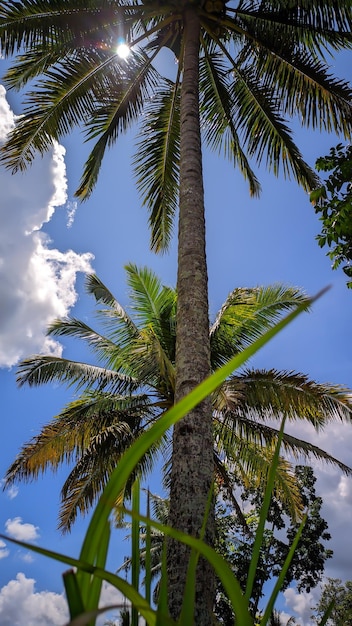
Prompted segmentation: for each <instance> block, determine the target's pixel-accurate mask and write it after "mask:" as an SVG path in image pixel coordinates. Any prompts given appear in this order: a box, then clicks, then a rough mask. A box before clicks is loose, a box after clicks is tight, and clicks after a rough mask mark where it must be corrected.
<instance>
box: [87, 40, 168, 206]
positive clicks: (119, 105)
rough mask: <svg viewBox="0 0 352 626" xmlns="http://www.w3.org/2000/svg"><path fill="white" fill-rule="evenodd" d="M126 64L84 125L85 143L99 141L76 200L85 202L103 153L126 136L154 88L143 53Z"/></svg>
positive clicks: (155, 77) (154, 73)
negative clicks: (124, 133)
mask: <svg viewBox="0 0 352 626" xmlns="http://www.w3.org/2000/svg"><path fill="white" fill-rule="evenodd" d="M130 57H131V58H129V61H128V64H125V65H124V66H122V64H121V62H120V64H118V63H117V64H116V68H119V70H120V71H119V72H118V76H116V77H115V79H114V80H112V81H111V82H110V84H109V88H108V89H104V92H103V91H101V93H100V94H99V100H98V101H97V102H96V103H95V107H94V114H93V115H92V116H91V117H90V119H89V120H88V121H87V122H86V127H87V133H86V140H87V141H89V140H92V139H94V138H95V137H99V139H98V141H97V142H96V144H95V145H94V147H93V150H92V151H91V153H90V155H89V157H88V160H87V162H86V164H85V168H84V172H83V176H82V179H81V184H80V186H79V188H78V189H77V191H76V194H75V195H76V196H77V197H79V198H81V200H86V199H87V198H88V197H89V196H90V195H91V193H92V190H93V188H94V186H95V183H96V181H97V178H98V174H99V171H100V167H101V163H102V160H103V156H104V154H105V150H106V148H107V147H110V146H112V145H113V144H114V143H115V141H116V140H117V139H118V137H119V135H120V133H121V132H125V131H126V130H127V129H128V128H129V127H130V125H131V124H132V123H133V122H135V121H136V120H137V119H138V117H139V115H140V114H141V112H142V109H143V104H144V101H145V100H146V99H148V98H149V97H150V96H151V94H152V93H153V91H155V88H156V86H157V83H158V80H159V75H158V72H157V71H156V70H155V69H154V68H153V66H152V65H151V62H152V59H149V58H148V57H147V56H146V55H145V54H143V53H138V54H137V53H136V52H133V53H131V54H130Z"/></svg>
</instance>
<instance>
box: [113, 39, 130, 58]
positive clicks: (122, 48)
mask: <svg viewBox="0 0 352 626" xmlns="http://www.w3.org/2000/svg"><path fill="white" fill-rule="evenodd" d="M116 52H117V54H118V56H119V57H120V59H127V57H128V55H129V53H130V49H129V47H128V45H127V43H125V41H124V40H121V41H119V43H118V44H117V48H116Z"/></svg>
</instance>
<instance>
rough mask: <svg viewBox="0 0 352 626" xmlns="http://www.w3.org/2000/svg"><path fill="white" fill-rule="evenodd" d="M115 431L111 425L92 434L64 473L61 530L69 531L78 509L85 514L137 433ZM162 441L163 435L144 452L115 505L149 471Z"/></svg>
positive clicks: (126, 496) (163, 441)
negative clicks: (69, 468) (88, 443)
mask: <svg viewBox="0 0 352 626" xmlns="http://www.w3.org/2000/svg"><path fill="white" fill-rule="evenodd" d="M117 434H118V435H119V434H120V430H119V429H118V430H117V432H115V428H114V427H112V428H109V429H107V430H105V431H104V432H100V433H99V434H98V435H97V436H96V437H95V438H92V440H91V442H90V445H89V446H88V447H87V448H86V449H85V451H84V453H83V455H82V456H80V458H79V460H78V462H77V463H76V464H75V466H74V467H73V469H72V471H71V472H70V474H69V476H68V477H67V479H66V481H65V483H64V485H63V487H62V491H61V500H62V504H61V508H60V513H59V528H60V529H61V530H62V531H64V532H67V531H69V530H70V529H71V527H72V524H73V523H74V522H75V520H76V518H77V515H78V513H81V514H86V513H87V511H89V509H90V508H91V506H92V505H93V504H94V503H95V502H96V501H97V499H98V497H99V495H100V494H101V493H102V491H103V489H104V487H105V485H106V483H107V482H108V480H109V477H110V475H111V473H112V471H113V470H114V469H115V467H116V466H117V464H118V462H119V460H120V458H121V455H122V454H123V452H124V451H125V450H126V449H127V448H128V447H129V446H130V445H132V443H133V442H134V441H135V439H136V436H137V435H138V434H139V433H138V431H137V432H135V433H134V432H133V431H130V432H128V429H127V430H126V431H125V437H124V438H122V437H119V438H117V437H116V435H117ZM164 443H165V438H162V439H161V440H160V441H158V442H154V444H153V445H152V446H151V447H150V449H149V450H148V451H147V453H146V454H145V455H144V456H143V458H142V459H141V461H140V462H139V464H138V465H137V467H136V468H135V470H134V472H133V473H132V474H131V475H130V477H129V481H128V483H126V485H125V486H124V491H123V493H122V494H120V495H119V496H118V497H117V499H116V507H121V506H122V505H123V501H124V500H125V499H126V498H129V497H130V495H131V487H132V484H133V482H134V481H135V479H136V478H137V476H139V477H140V478H144V477H145V476H146V474H149V473H150V472H151V471H152V469H153V466H154V464H155V462H156V459H157V458H158V456H159V454H160V452H161V451H162V450H163V447H164ZM117 444H118V445H117Z"/></svg>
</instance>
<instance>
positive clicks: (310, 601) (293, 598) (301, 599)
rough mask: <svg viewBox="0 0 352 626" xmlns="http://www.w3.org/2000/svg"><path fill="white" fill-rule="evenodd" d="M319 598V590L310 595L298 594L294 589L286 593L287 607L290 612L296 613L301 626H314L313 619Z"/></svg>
mask: <svg viewBox="0 0 352 626" xmlns="http://www.w3.org/2000/svg"><path fill="white" fill-rule="evenodd" d="M319 596H320V589H319V588H316V589H313V590H312V591H310V592H309V593H298V592H297V591H296V589H295V588H294V587H289V588H288V589H286V591H284V597H285V601H286V605H287V607H288V608H289V609H290V611H293V613H295V616H297V618H298V619H297V620H296V621H297V623H298V624H300V626H314V622H313V621H312V619H311V617H312V613H313V608H314V606H316V605H317V602H318V600H319ZM291 615H292V613H291Z"/></svg>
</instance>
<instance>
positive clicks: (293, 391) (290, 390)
mask: <svg viewBox="0 0 352 626" xmlns="http://www.w3.org/2000/svg"><path fill="white" fill-rule="evenodd" d="M237 389H239V394H240V395H239V396H238V394H237ZM221 391H222V394H223V395H224V396H225V398H226V397H227V395H228V396H229V403H228V405H226V404H225V410H230V411H231V410H236V409H237V410H238V412H239V413H240V414H243V415H246V416H249V417H251V418H257V419H268V418H270V419H278V420H281V419H282V416H284V415H285V416H286V417H287V418H288V419H289V420H298V419H304V420H306V421H307V422H310V423H311V424H312V425H313V426H314V428H315V429H316V430H319V429H320V428H324V426H325V425H326V424H327V423H328V422H330V421H332V420H339V421H345V422H350V421H351V418H352V412H351V395H350V390H349V389H347V388H345V387H342V386H339V385H332V384H330V383H324V384H322V383H316V382H315V381H313V380H310V379H309V378H308V376H306V375H305V374H301V373H297V372H285V371H277V370H273V369H272V370H244V371H243V372H241V373H240V374H236V375H234V376H232V377H231V378H230V379H229V380H228V381H226V383H225V384H224V385H223V386H222V390H221ZM234 397H235V398H236V397H239V401H241V398H245V406H241V405H240V404H239V403H237V406H235V405H234V402H233V398H234ZM231 404H232V406H231ZM234 406H235V408H232V407H234Z"/></svg>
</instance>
